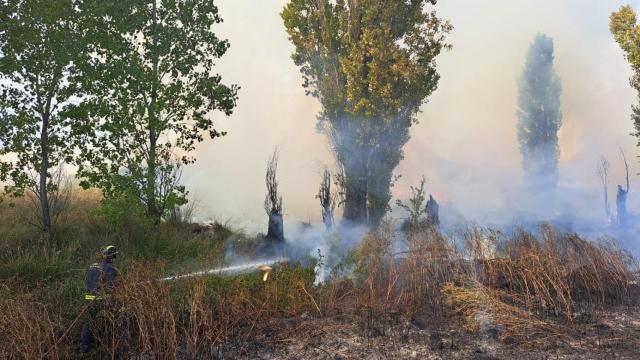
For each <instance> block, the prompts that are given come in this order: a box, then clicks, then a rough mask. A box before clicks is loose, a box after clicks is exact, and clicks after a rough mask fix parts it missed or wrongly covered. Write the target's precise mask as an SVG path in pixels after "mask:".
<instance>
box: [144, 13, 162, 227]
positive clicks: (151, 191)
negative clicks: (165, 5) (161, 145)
mask: <svg viewBox="0 0 640 360" xmlns="http://www.w3.org/2000/svg"><path fill="white" fill-rule="evenodd" d="M151 16H152V33H153V45H152V47H153V48H152V52H151V54H152V59H151V60H152V63H153V79H152V81H153V82H152V84H151V100H150V101H151V102H150V104H149V123H148V126H149V159H148V163H147V167H148V168H147V189H146V193H147V215H148V216H150V217H152V218H153V219H154V220H155V222H156V224H159V223H160V216H161V215H162V214H160V211H159V209H158V205H157V201H156V200H157V199H156V197H157V194H156V181H157V180H158V177H157V169H156V163H157V158H158V155H157V147H158V134H157V132H156V126H157V123H158V120H157V116H158V114H157V111H156V101H157V98H158V85H157V82H158V81H159V79H158V62H159V60H158V38H157V34H156V26H157V4H156V1H154V2H153V9H152V14H151Z"/></svg>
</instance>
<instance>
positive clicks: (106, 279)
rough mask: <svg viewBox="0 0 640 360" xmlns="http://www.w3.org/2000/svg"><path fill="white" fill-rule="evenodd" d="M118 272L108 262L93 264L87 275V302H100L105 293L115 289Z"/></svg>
mask: <svg viewBox="0 0 640 360" xmlns="http://www.w3.org/2000/svg"><path fill="white" fill-rule="evenodd" d="M117 277H118V270H117V269H116V268H115V267H114V266H113V264H112V263H110V262H108V261H106V260H105V261H103V262H102V263H93V264H91V266H89V271H88V273H87V294H86V295H85V299H86V300H99V299H100V298H101V296H103V295H104V293H105V292H109V290H111V288H112V287H113V285H114V283H115V280H116V278H117Z"/></svg>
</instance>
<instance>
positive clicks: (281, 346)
mask: <svg viewBox="0 0 640 360" xmlns="http://www.w3.org/2000/svg"><path fill="white" fill-rule="evenodd" d="M429 319H433V316H427V315H424V316H422V317H412V318H405V317H402V316H399V315H398V316H395V315H393V314H386V315H384V316H380V315H378V316H375V317H373V316H369V314H362V315H361V316H358V317H355V318H351V319H347V318H343V319H340V318H315V317H314V316H312V315H309V314H305V315H304V316H302V317H300V318H298V319H295V320H277V319H274V320H273V322H274V323H273V324H271V326H277V327H278V328H279V329H281V332H282V333H281V334H278V336H277V337H278V339H277V340H276V341H273V340H272V341H269V340H267V339H269V337H270V336H269V334H266V333H265V334H264V335H263V336H262V337H261V339H260V338H259V339H256V340H257V343H256V344H254V345H251V346H247V344H242V345H240V344H237V345H235V346H234V345H231V344H229V345H227V346H225V347H223V348H220V349H219V350H218V356H217V357H218V358H219V359H264V360H272V359H273V360H275V359H291V360H293V359H327V360H329V359H331V360H338V359H476V360H497V359H518V360H529V359H531V360H533V359H640V306H638V305H637V304H636V305H627V306H618V307H616V308H613V309H610V310H607V311H583V312H581V313H578V314H576V320H575V321H574V323H573V324H571V325H570V326H568V331H569V332H570V333H568V334H567V339H559V338H555V337H554V338H550V339H544V340H541V341H539V342H537V343H535V345H532V344H504V343H502V342H501V341H500V340H499V339H498V338H499V330H498V329H496V328H492V327H487V328H485V329H483V330H482V331H480V332H477V333H470V332H467V331H466V330H463V329H462V324H461V323H460V321H461V320H460V319H457V318H456V317H451V316H449V317H448V319H445V318H441V319H439V320H437V321H435V322H434V321H430V320H429ZM271 326H269V327H270V328H273V327H271ZM271 339H273V337H271ZM258 344H260V345H258Z"/></svg>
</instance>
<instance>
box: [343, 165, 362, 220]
mask: <svg viewBox="0 0 640 360" xmlns="http://www.w3.org/2000/svg"><path fill="white" fill-rule="evenodd" d="M358 160H360V161H358ZM361 160H363V159H356V161H353V160H352V161H350V162H347V164H343V165H344V168H345V170H344V173H345V174H344V175H345V189H344V191H345V199H344V200H345V201H344V213H343V218H344V219H345V220H349V221H351V222H353V223H356V224H366V223H367V168H366V164H365V163H364V161H361Z"/></svg>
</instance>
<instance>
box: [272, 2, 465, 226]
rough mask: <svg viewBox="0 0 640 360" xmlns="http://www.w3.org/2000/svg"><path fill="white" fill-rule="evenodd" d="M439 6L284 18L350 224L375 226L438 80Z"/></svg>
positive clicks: (313, 6)
mask: <svg viewBox="0 0 640 360" xmlns="http://www.w3.org/2000/svg"><path fill="white" fill-rule="evenodd" d="M435 3H436V1H435V0H411V1H382V0H336V1H331V0H291V1H290V2H289V3H288V4H287V5H286V6H285V8H284V10H283V11H282V14H281V16H282V18H283V20H284V24H285V27H286V29H287V32H288V34H289V39H290V40H291V42H292V43H293V45H294V46H295V52H294V53H293V55H292V58H293V61H294V62H295V64H296V65H298V66H300V71H301V73H302V76H303V80H304V82H303V87H304V88H305V89H306V92H307V94H308V95H311V96H314V97H317V98H318V99H319V100H320V103H321V104H322V112H321V113H320V115H319V117H318V118H319V124H318V125H319V128H320V129H321V131H323V132H324V133H325V134H326V135H327V136H328V137H329V139H330V141H331V145H332V147H333V150H334V153H335V156H336V159H337V161H338V163H339V164H340V165H341V167H342V169H341V171H342V173H343V174H344V179H343V181H344V185H345V194H344V195H345V208H344V218H345V219H347V220H350V221H353V222H358V223H369V224H373V225H375V224H377V223H378V222H379V220H380V219H381V218H382V217H383V216H384V214H385V213H386V211H387V208H388V203H389V200H390V199H391V194H390V186H391V182H392V176H393V171H394V169H395V167H396V166H397V165H398V164H399V162H400V160H401V159H402V157H403V152H402V148H403V146H404V145H405V143H406V142H407V141H408V139H409V127H410V126H411V125H412V124H414V123H415V122H416V114H417V113H418V111H419V109H420V106H421V105H422V104H423V103H424V102H425V101H426V99H427V98H428V96H429V95H430V94H431V93H433V91H434V90H435V89H436V87H437V84H438V80H439V75H438V74H437V72H436V63H435V59H436V57H437V55H438V54H440V52H441V51H442V50H443V49H445V48H448V47H449V46H448V45H447V44H445V42H444V36H445V34H446V33H447V32H449V31H450V30H451V28H452V27H451V25H450V24H449V23H448V22H444V21H442V20H441V19H440V18H438V17H437V16H436V14H435V12H434V11H433V9H432V6H433V5H435Z"/></svg>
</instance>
